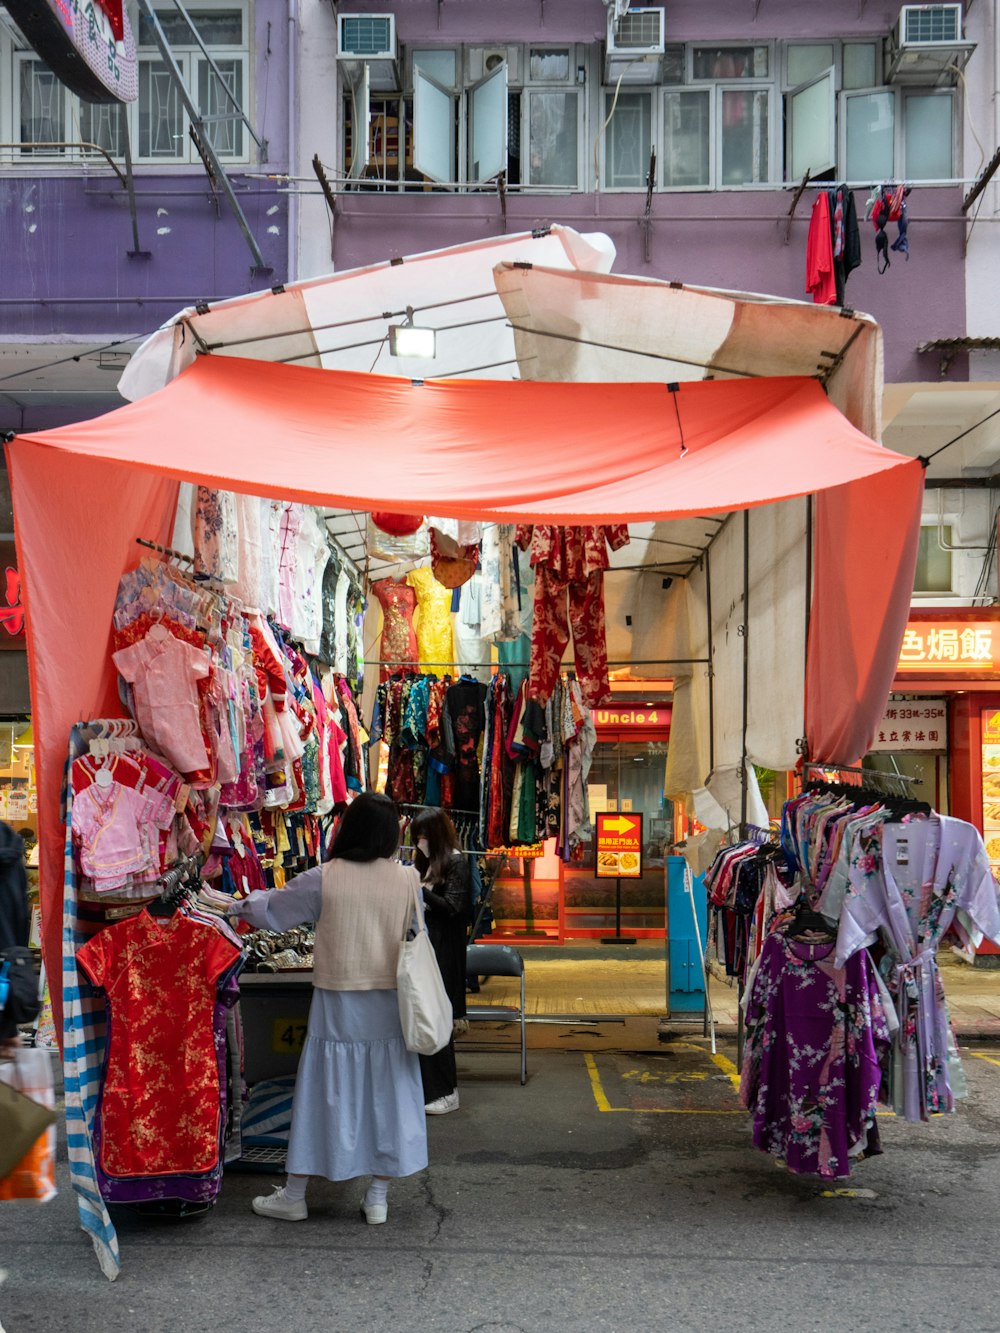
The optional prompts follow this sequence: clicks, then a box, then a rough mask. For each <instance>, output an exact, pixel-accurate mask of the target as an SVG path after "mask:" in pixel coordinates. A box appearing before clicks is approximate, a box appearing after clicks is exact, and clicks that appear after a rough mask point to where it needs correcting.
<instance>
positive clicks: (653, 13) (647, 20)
mask: <svg viewBox="0 0 1000 1333" xmlns="http://www.w3.org/2000/svg"><path fill="white" fill-rule="evenodd" d="M665 20H666V10H663V9H632V8H629V9H627V10H626V11H625V13H624V14H621V15H619V16H618V17H617V18H616V17H615V11H614V9H609V10H608V41H607V49H606V51H605V56H604V82H605V83H617V82H618V80H619V79H621V81H622V83H640V84H642V83H658V82H659V80H660V71H661V67H662V65H663V52H664V44H665V29H666V23H665Z"/></svg>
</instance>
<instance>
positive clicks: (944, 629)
mask: <svg viewBox="0 0 1000 1333" xmlns="http://www.w3.org/2000/svg"><path fill="white" fill-rule="evenodd" d="M994 672H1000V621H996V620H944V619H941V620H921V621H914V620H911V621H910V623H909V624H908V625H907V627H906V633H905V634H904V635H903V643H902V647H901V648H900V650H899V662H898V664H897V667H896V675H897V676H906V675H909V676H924V677H926V676H930V675H933V676H970V677H973V676H988V675H991V674H993V673H994Z"/></svg>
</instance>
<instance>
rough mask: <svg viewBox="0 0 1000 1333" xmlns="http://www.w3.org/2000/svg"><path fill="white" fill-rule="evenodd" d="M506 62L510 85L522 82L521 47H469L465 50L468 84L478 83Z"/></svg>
mask: <svg viewBox="0 0 1000 1333" xmlns="http://www.w3.org/2000/svg"><path fill="white" fill-rule="evenodd" d="M505 60H506V62H507V79H508V82H510V83H515V84H519V83H520V82H521V48H520V47H519V46H469V47H466V50H465V78H466V81H467V82H468V83H478V82H479V80H480V79H485V78H486V77H487V75H489V74H492V73H493V71H494V70H495V69H496V68H497V67H498V66H500V65H502V64H503V62H504V61H505Z"/></svg>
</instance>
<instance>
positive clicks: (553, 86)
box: [521, 81, 587, 194]
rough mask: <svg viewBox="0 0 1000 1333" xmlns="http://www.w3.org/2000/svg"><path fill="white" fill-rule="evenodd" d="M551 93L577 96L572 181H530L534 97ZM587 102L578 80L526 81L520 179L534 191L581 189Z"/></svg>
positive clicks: (522, 116) (523, 97)
mask: <svg viewBox="0 0 1000 1333" xmlns="http://www.w3.org/2000/svg"><path fill="white" fill-rule="evenodd" d="M552 93H564V94H565V95H566V96H567V97H573V98H575V100H576V162H575V164H574V179H573V181H572V182H571V183H570V184H569V185H552V184H550V183H549V182H544V183H542V184H539V185H531V101H532V99H533V98H534V97H536V96H537V97H546V96H551V94H552ZM586 102H587V97H586V89H585V88H582V87H581V86H580V85H579V84H578V83H576V82H575V81H574V82H573V83H526V84H524V85H523V87H522V88H521V181H522V183H523V184H526V185H529V186H530V187H531V190H532V192H533V193H535V192H537V193H539V194H541V193H544V192H545V191H546V190H552V191H554V192H557V193H559V194H563V193H565V192H566V191H567V190H569V191H571V192H573V193H576V192H578V191H579V189H580V181H581V179H582V178H583V172H584V169H585V167H584V161H585V158H586V152H587V143H586V135H585V133H584V125H585V120H584V117H585V115H586Z"/></svg>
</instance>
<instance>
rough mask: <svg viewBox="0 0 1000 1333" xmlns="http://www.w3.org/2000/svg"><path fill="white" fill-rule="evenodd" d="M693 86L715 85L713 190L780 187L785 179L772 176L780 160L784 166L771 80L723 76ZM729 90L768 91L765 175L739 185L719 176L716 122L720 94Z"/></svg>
mask: <svg viewBox="0 0 1000 1333" xmlns="http://www.w3.org/2000/svg"><path fill="white" fill-rule="evenodd" d="M695 86H696V87H702V88H707V87H712V88H714V90H715V91H714V97H713V101H714V103H715V120H714V122H713V130H712V144H713V152H712V158H713V163H712V165H713V170H714V173H715V185H714V186H713V189H715V190H775V189H780V187H781V185H782V184H783V183H784V182H783V181H781V179H780V178H778V179H777V180H776V179H775V176H774V165H775V163H776V162H777V161H778V160H779V158H780V160H781V163H782V168H783V167H784V148H783V145H782V143H781V137H780V136H779V124H778V121H779V117H778V116H777V115H776V114H775V103H776V97H777V88H776V86H775V84H774V82H773V81H771V80H766V81H765V80H760V79H723V80H716V81H712V80H705V81H704V82H701V83H699V84H696V85H695ZM732 92H747V93H756V92H765V93H767V176H766V178H765V179H764V180H762V181H741V182H740V183H739V184H738V185H737V184H735V183H733V184H731V185H729V184H726V183H725V182H724V181H723V179H722V134H721V133H720V131H719V126H720V125H721V124H722V123H723V121H724V117H723V114H722V98H723V95H724V94H725V93H732Z"/></svg>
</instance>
